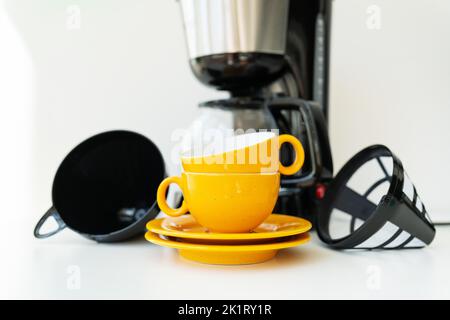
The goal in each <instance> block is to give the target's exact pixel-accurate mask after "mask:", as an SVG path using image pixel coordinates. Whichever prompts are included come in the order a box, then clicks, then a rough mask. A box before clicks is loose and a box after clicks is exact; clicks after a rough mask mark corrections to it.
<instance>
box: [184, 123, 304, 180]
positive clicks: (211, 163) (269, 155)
mask: <svg viewBox="0 0 450 320" xmlns="http://www.w3.org/2000/svg"><path fill="white" fill-rule="evenodd" d="M230 139H231V140H230ZM228 142H229V143H226V142H225V143H224V144H225V146H222V147H223V148H224V149H225V150H226V151H225V152H219V153H214V152H213V153H212V154H206V155H202V156H192V155H189V156H182V157H181V164H182V165H183V169H184V171H186V172H201V173H207V172H210V173H225V172H226V173H267V172H280V173H281V174H283V175H292V174H295V173H296V172H298V171H299V170H300V168H301V167H302V165H303V162H304V160H305V151H304V150H303V146H302V144H301V142H300V141H299V140H298V139H297V138H296V137H294V136H291V135H288V134H283V135H280V136H277V135H275V133H273V132H256V133H249V134H243V135H238V136H234V137H231V138H229V139H228ZM284 143H289V144H290V145H291V146H292V147H293V149H294V153H295V159H294V161H293V162H292V164H291V165H289V166H283V165H282V164H281V163H280V159H279V154H280V148H281V146H282V145H283V144H284Z"/></svg>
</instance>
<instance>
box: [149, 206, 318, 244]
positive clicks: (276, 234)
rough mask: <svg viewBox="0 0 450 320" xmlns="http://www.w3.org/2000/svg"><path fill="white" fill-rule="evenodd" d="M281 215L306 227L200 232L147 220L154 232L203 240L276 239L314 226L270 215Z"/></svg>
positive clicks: (291, 217) (159, 221) (159, 220)
mask: <svg viewBox="0 0 450 320" xmlns="http://www.w3.org/2000/svg"><path fill="white" fill-rule="evenodd" d="M273 216H275V217H280V218H289V219H298V220H300V221H301V222H302V223H305V224H306V225H305V227H303V228H298V229H293V230H282V231H273V232H258V233H200V232H183V231H177V230H168V229H165V228H164V227H163V226H162V222H163V221H164V220H165V219H166V218H171V217H165V218H159V219H154V220H150V221H149V222H147V224H146V227H147V231H151V232H153V233H157V234H161V235H164V236H169V237H176V238H185V239H201V240H257V239H272V238H273V239H275V238H282V237H289V236H294V235H298V234H302V233H305V232H308V231H310V230H311V228H312V223H311V222H310V221H308V220H306V219H303V218H300V217H295V216H289V215H286V214H278V213H272V214H271V215H270V217H273Z"/></svg>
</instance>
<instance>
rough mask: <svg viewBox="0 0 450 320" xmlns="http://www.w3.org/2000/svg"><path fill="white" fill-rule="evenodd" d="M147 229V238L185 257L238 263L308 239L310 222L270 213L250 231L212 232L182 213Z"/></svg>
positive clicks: (255, 260) (268, 255)
mask: <svg viewBox="0 0 450 320" xmlns="http://www.w3.org/2000/svg"><path fill="white" fill-rule="evenodd" d="M147 229H148V232H147V234H146V235H145V238H146V239H147V240H148V241H150V242H152V243H155V244H157V245H161V246H165V247H170V248H175V249H178V252H179V254H180V256H182V257H183V258H185V259H188V260H193V261H197V262H201V263H208V264H225V265H235V264H252V263H259V262H264V261H266V260H269V259H271V258H273V257H274V256H275V255H276V254H277V252H278V251H279V250H280V249H286V248H290V247H294V246H298V245H301V244H304V243H306V242H308V241H309V239H310V235H309V233H308V231H309V230H310V229H311V223H310V222H309V221H307V220H305V219H301V218H298V217H293V216H287V215H282V214H271V215H270V216H269V217H268V218H267V219H266V220H265V221H264V222H263V223H262V224H260V225H259V226H258V227H257V228H255V229H254V230H253V231H251V232H246V233H216V232H209V231H208V229H207V228H205V227H203V226H201V225H200V224H199V223H198V222H197V221H196V220H195V219H194V218H193V217H192V216H191V215H183V216H180V217H176V218H172V217H170V218H162V219H156V220H152V221H150V222H148V223H147Z"/></svg>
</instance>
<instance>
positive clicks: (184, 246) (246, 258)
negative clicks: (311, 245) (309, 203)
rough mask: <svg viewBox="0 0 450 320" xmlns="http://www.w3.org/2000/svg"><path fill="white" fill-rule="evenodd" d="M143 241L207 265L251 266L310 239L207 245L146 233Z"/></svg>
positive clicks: (305, 236)
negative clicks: (252, 243)
mask: <svg viewBox="0 0 450 320" xmlns="http://www.w3.org/2000/svg"><path fill="white" fill-rule="evenodd" d="M145 239H147V240H148V241H150V242H152V243H154V244H158V245H160V246H164V247H169V248H175V249H178V253H179V255H180V256H182V257H183V258H185V259H188V260H192V261H196V262H201V263H208V264H225V265H236V264H252V263H260V262H264V261H267V260H269V259H271V258H273V257H274V256H275V255H276V254H277V252H278V250H280V249H285V248H290V247H295V246H298V245H300V244H303V243H306V242H308V241H309V240H310V239H311V236H310V235H309V234H308V233H303V234H299V235H295V236H291V237H289V238H287V240H286V241H283V242H275V243H268V244H254V245H207V244H194V243H186V242H182V241H181V240H180V239H175V240H169V239H164V238H162V237H160V236H159V235H158V234H156V233H153V232H147V233H146V234H145Z"/></svg>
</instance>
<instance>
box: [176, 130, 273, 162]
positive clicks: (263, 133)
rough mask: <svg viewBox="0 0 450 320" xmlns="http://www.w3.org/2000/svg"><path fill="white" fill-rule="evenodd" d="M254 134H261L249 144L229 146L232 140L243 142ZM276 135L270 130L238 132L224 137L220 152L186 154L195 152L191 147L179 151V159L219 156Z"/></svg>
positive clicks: (192, 159) (193, 159)
mask: <svg viewBox="0 0 450 320" xmlns="http://www.w3.org/2000/svg"><path fill="white" fill-rule="evenodd" d="M254 136H261V138H259V139H255V140H251V143H250V144H246V145H243V146H239V147H238V148H231V147H230V146H231V145H233V146H234V144H233V142H234V143H237V142H239V141H240V140H243V142H245V139H248V138H250V139H251V138H252V137H254ZM276 136H277V134H276V133H275V132H272V131H258V132H251V133H244V134H239V135H233V136H229V137H226V138H225V147H224V150H221V151H220V152H214V153H206V154H205V153H203V154H202V155H187V154H188V153H193V152H195V151H194V150H193V149H189V150H186V151H183V152H181V153H180V159H181V161H183V159H191V161H195V159H201V158H205V157H216V156H219V155H221V154H224V153H228V152H233V151H240V150H244V149H245V148H249V147H252V146H255V145H257V144H260V143H262V142H264V141H267V140H269V139H272V138H274V137H276ZM209 146H211V144H209V145H205V146H203V148H206V147H209Z"/></svg>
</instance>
